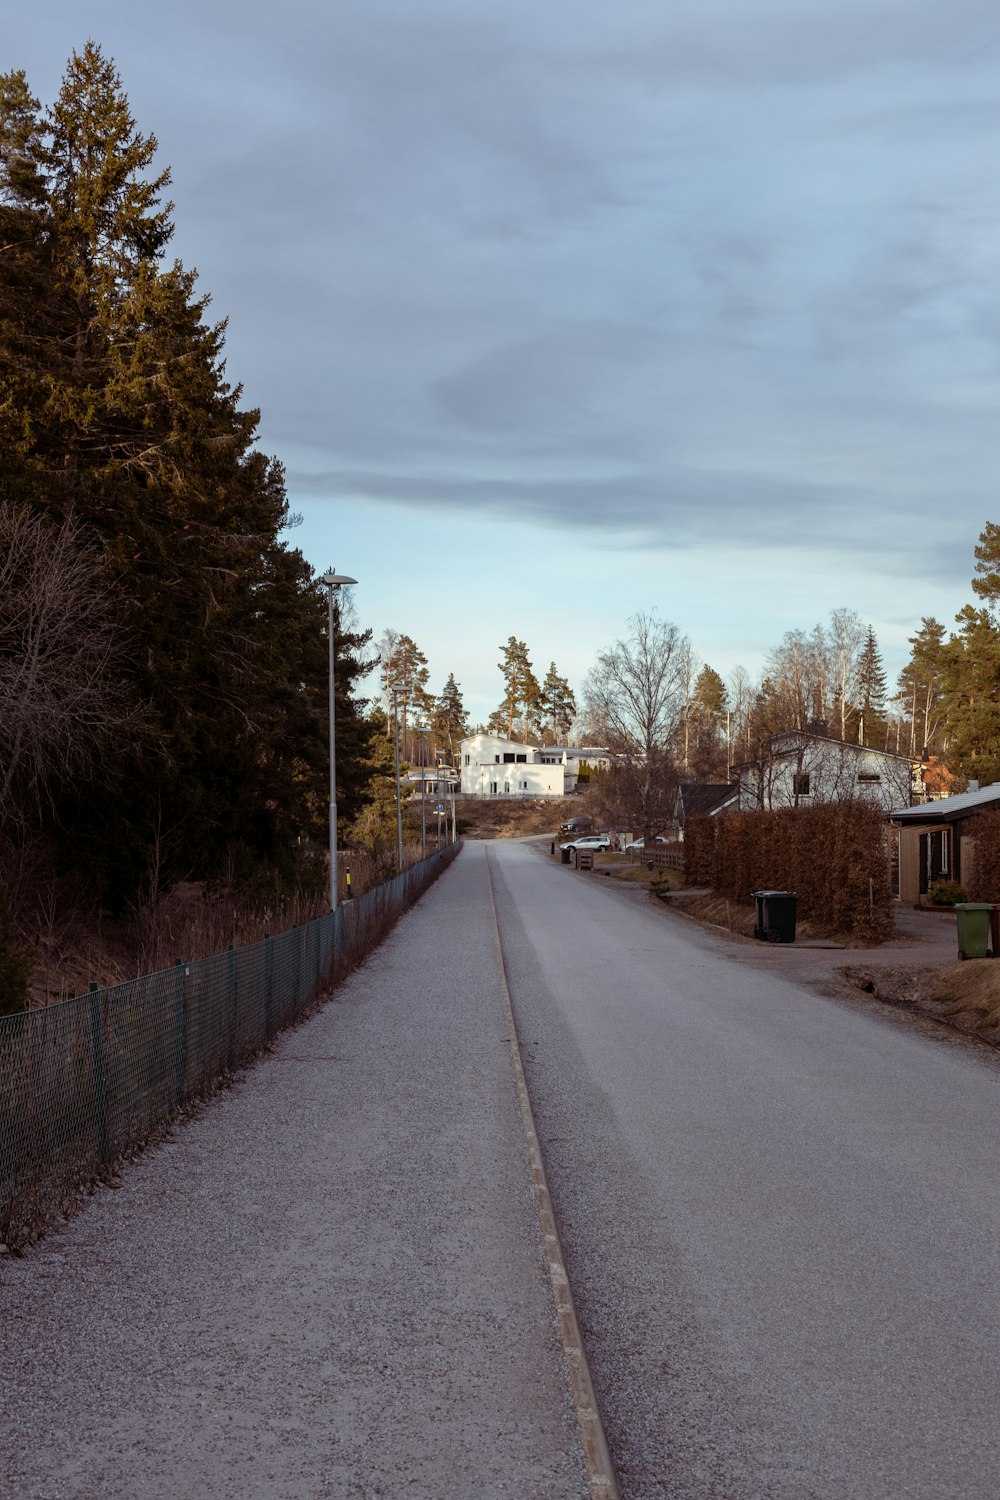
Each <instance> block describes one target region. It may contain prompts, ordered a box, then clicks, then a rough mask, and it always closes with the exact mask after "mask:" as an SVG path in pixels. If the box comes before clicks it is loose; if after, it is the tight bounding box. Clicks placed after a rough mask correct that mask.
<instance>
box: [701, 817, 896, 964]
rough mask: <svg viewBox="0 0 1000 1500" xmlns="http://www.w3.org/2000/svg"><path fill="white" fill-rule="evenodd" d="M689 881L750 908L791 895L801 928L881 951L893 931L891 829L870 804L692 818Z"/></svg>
mask: <svg viewBox="0 0 1000 1500" xmlns="http://www.w3.org/2000/svg"><path fill="white" fill-rule="evenodd" d="M684 849H685V869H684V873H685V880H686V882H687V884H689V885H707V886H710V887H711V888H712V889H713V890H714V891H715V892H716V893H717V894H718V895H720V896H725V897H727V898H728V899H730V900H734V901H749V900H750V898H751V897H752V895H753V893H754V891H758V890H788V891H795V892H796V893H797V894H798V897H799V906H798V915H799V918H800V919H801V920H804V921H805V920H808V921H811V922H814V923H815V924H816V925H817V926H818V927H820V928H823V929H825V930H827V931H829V932H838V933H844V934H846V935H849V936H852V937H855V938H858V939H860V940H861V941H863V942H868V943H878V942H882V941H883V940H884V939H885V938H887V937H888V936H889V935H890V934H891V932H892V930H893V925H894V916H893V913H894V906H893V899H892V889H891V884H890V874H889V852H888V832H887V827H886V821H885V818H884V816H883V815H882V813H880V812H879V811H878V809H877V808H875V807H872V806H870V805H869V804H868V803H864V802H831V803H826V804H822V805H820V806H818V807H805V808H803V807H796V808H791V807H789V808H781V809H779V810H778V811H775V812H743V813H725V814H723V815H722V816H721V817H718V818H709V817H705V816H699V817H694V818H688V820H687V823H686V825H685V829H684Z"/></svg>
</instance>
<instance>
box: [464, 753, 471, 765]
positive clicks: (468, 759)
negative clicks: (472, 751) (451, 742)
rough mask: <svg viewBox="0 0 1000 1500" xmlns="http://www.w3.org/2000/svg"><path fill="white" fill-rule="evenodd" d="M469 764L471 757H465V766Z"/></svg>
mask: <svg viewBox="0 0 1000 1500" xmlns="http://www.w3.org/2000/svg"><path fill="white" fill-rule="evenodd" d="M471 762H472V756H471V755H467V756H466V757H465V764H466V765H470V764H471Z"/></svg>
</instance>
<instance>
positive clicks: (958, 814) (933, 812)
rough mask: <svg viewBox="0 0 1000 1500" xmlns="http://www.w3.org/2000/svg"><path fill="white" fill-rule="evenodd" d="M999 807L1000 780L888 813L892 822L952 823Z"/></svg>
mask: <svg viewBox="0 0 1000 1500" xmlns="http://www.w3.org/2000/svg"><path fill="white" fill-rule="evenodd" d="M990 807H1000V781H994V782H993V784H992V786H984V787H980V789H979V791H978V792H959V794H958V796H957V797H939V798H938V800H937V801H936V802H925V803H924V804H923V806H921V807H901V808H900V809H899V811H898V812H891V813H890V814H889V818H890V821H891V822H893V823H952V822H955V821H956V820H957V819H958V818H964V817H968V816H969V814H970V813H976V812H983V811H984V810H985V809H986V808H990Z"/></svg>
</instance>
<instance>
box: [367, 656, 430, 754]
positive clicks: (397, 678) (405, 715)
mask: <svg viewBox="0 0 1000 1500" xmlns="http://www.w3.org/2000/svg"><path fill="white" fill-rule="evenodd" d="M380 657H381V663H382V690H383V692H384V693H385V696H386V705H387V709H388V712H389V713H390V714H391V712H392V689H393V688H394V687H395V688H398V689H399V692H398V699H399V725H400V753H401V754H402V755H403V757H404V759H413V733H412V725H413V724H416V723H418V722H420V721H421V720H423V719H427V718H430V717H431V716H432V715H433V712H434V699H433V698H432V697H431V695H430V693H429V692H428V691H427V683H428V681H429V679H430V671H429V669H428V666H427V657H426V656H425V655H424V653H423V652H422V651H421V650H420V648H419V646H418V645H417V643H416V641H414V640H413V638H412V636H408V635H400V634H399V633H398V632H397V631H395V630H387V631H386V632H385V634H384V635H383V637H382V640H381V643H380Z"/></svg>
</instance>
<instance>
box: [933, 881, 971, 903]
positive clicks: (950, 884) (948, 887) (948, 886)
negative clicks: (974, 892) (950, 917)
mask: <svg viewBox="0 0 1000 1500" xmlns="http://www.w3.org/2000/svg"><path fill="white" fill-rule="evenodd" d="M927 899H928V901H929V902H930V903H931V905H932V906H954V905H955V903H956V901H964V900H965V892H964V891H963V889H962V887H961V886H960V885H959V884H958V882H957V881H956V880H936V881H935V882H934V884H933V885H932V886H931V887H930V889H929V890H928V892H927Z"/></svg>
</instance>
